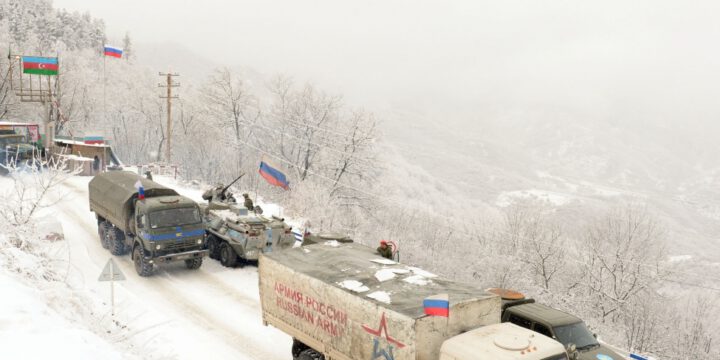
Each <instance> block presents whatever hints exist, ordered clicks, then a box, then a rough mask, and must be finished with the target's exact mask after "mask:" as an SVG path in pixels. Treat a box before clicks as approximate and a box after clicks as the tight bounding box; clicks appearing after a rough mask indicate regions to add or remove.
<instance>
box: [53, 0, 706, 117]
mask: <svg viewBox="0 0 720 360" xmlns="http://www.w3.org/2000/svg"><path fill="white" fill-rule="evenodd" d="M54 3H55V5H56V6H57V7H60V8H67V9H69V10H78V11H89V12H90V13H91V14H92V15H93V16H95V17H100V18H102V19H104V20H105V21H106V24H107V30H108V34H109V36H110V38H111V39H112V38H115V39H116V40H118V39H121V38H122V35H123V34H124V33H125V31H129V32H130V34H131V36H132V37H133V38H134V39H135V41H136V42H176V43H181V44H183V45H184V46H186V47H188V48H190V49H194V50H197V51H198V52H201V53H203V54H204V55H205V56H207V57H209V58H212V59H215V60H216V61H218V62H221V63H226V64H228V65H235V64H237V65H245V66H250V67H254V68H257V69H258V70H261V71H263V72H266V73H275V72H285V73H289V74H294V75H298V76H301V77H307V78H311V79H314V80H315V82H316V83H318V84H319V85H321V86H322V87H324V88H327V89H331V90H334V91H342V92H344V93H346V94H348V95H350V97H351V98H354V99H361V100H362V101H368V103H370V104H381V105H382V104H384V103H399V104H402V105H403V106H405V107H412V106H415V105H417V106H418V107H425V108H432V107H435V108H440V109H444V110H445V111H446V110H447V109H448V108H453V109H456V110H458V111H460V112H463V111H464V112H466V113H472V112H474V111H477V109H478V107H482V106H485V104H505V105H508V104H509V105H510V106H512V104H514V103H518V102H522V103H526V104H527V103H532V102H542V103H549V104H553V103H557V104H572V105H573V106H576V107H579V108H592V107H596V108H597V107H605V108H606V107H615V106H627V104H628V103H631V104H638V106H641V107H643V106H644V107H647V108H648V111H657V112H660V113H665V112H667V111H668V110H673V111H675V110H678V107H690V108H697V107H698V105H700V107H703V108H705V105H707V104H711V103H712V104H714V103H715V102H716V100H715V97H717V94H719V93H720V86H719V85H718V84H720V75H719V74H720V61H719V60H718V55H719V54H720V52H719V51H718V46H717V41H718V40H717V39H720V21H718V18H720V1H710V0H698V1H692V2H688V1H678V0H638V1H615V0H605V1H592V2H591V1H578V0H545V1H537V0H503V1H497V0H494V1H484V0H463V1H459V0H457V1H425V0H365V1H344V0H312V1H310V0H304V1H303V0H262V1H258V0H253V1H247V0H234V1H229V0H228V1H222V0H203V1H198V0H194V1H190V0H123V1H106V0H103V1H100V0H54ZM116 42H117V41H116ZM618 104H620V105H618ZM658 104H660V105H661V106H660V107H661V108H662V107H663V106H665V108H663V109H660V110H657V109H656V108H657V105H658ZM690 105H692V106H690ZM371 106H372V105H371ZM650 109H655V110H650ZM683 111H684V110H683ZM705 112H706V111H705Z"/></svg>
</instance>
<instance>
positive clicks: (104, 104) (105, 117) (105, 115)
mask: <svg viewBox="0 0 720 360" xmlns="http://www.w3.org/2000/svg"><path fill="white" fill-rule="evenodd" d="M106 58H107V56H105V53H104V52H103V120H105V123H104V124H103V128H104V127H105V126H107V106H106V96H105V83H106V82H107V81H106V79H105V78H106V76H107V75H106V73H105V62H106V61H107V60H106Z"/></svg>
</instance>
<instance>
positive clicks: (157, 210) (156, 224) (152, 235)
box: [135, 196, 205, 258]
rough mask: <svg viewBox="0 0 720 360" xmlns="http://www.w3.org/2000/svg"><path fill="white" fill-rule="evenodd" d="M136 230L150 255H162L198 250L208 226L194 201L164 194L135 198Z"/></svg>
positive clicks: (160, 256) (157, 256)
mask: <svg viewBox="0 0 720 360" xmlns="http://www.w3.org/2000/svg"><path fill="white" fill-rule="evenodd" d="M135 233H136V234H137V237H138V238H139V239H138V240H140V241H141V242H142V244H143V248H144V249H145V251H146V255H147V256H149V257H151V258H162V257H166V256H169V255H171V254H175V253H178V252H180V253H182V252H184V251H190V250H196V249H198V248H199V247H200V246H201V245H202V244H203V237H204V235H205V228H204V225H203V222H202V217H201V215H200V209H199V208H198V207H197V205H196V204H195V202H193V201H192V200H190V199H188V198H185V197H182V196H163V197H157V198H148V199H145V200H137V201H136V205H135Z"/></svg>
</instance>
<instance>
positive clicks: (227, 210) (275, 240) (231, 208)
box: [201, 201, 295, 267]
mask: <svg viewBox="0 0 720 360" xmlns="http://www.w3.org/2000/svg"><path fill="white" fill-rule="evenodd" d="M201 207H202V209H203V219H204V222H205V227H206V229H207V233H208V235H207V248H208V251H209V255H210V258H212V259H217V260H220V263H221V264H222V265H223V266H227V267H234V266H238V265H243V264H244V263H245V262H247V261H251V260H257V259H258V257H259V256H260V254H261V253H264V252H271V251H277V250H283V249H288V248H291V247H293V245H294V244H295V237H294V236H293V234H292V232H291V227H290V226H288V225H287V224H286V223H285V220H284V219H283V218H279V217H276V216H270V217H266V216H263V215H259V214H251V213H250V212H249V211H248V209H246V208H245V207H244V206H242V205H239V204H235V203H231V202H215V201H212V202H210V204H208V205H206V206H205V205H203V206H201Z"/></svg>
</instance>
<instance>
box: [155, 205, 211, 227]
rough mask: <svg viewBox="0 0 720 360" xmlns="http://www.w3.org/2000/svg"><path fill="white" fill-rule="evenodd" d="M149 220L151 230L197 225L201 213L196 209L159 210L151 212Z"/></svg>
mask: <svg viewBox="0 0 720 360" xmlns="http://www.w3.org/2000/svg"><path fill="white" fill-rule="evenodd" d="M149 218H150V228H152V229H157V228H159V227H168V226H182V225H187V224H197V223H199V222H200V212H199V211H198V210H197V208H194V207H188V208H176V209H167V210H158V211H153V212H151V213H150V216H149Z"/></svg>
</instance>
